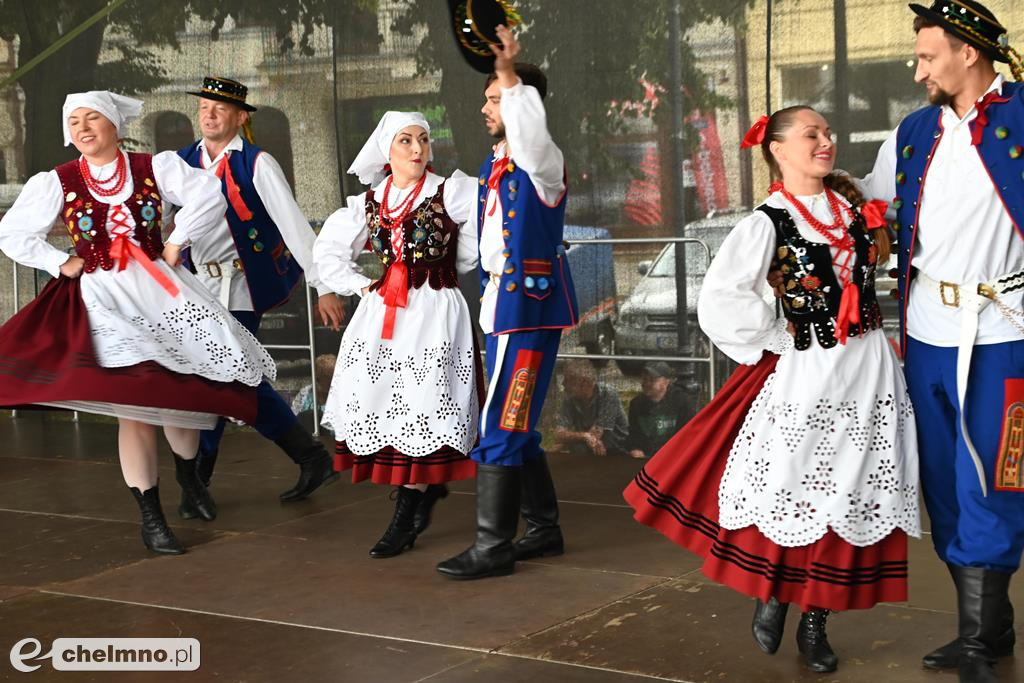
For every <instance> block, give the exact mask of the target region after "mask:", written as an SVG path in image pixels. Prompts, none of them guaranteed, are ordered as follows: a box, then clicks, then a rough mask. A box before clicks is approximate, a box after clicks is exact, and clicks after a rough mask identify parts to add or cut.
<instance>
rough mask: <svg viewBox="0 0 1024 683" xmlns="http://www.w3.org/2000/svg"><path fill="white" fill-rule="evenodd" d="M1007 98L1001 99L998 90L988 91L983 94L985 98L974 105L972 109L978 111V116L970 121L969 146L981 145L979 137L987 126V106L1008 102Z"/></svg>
mask: <svg viewBox="0 0 1024 683" xmlns="http://www.w3.org/2000/svg"><path fill="white" fill-rule="evenodd" d="M1009 101H1010V98H1009V97H1003V96H1002V95H1001V94H1000V93H999V91H998V90H989V91H988V92H987V93H985V96H984V97H982V98H981V100H980V101H979V102H978V103H977V104H975V105H974V108H975V109H976V110H977V111H978V116H977V117H976V118H975V119H974V120H973V121H971V124H970V125H971V144H972V145H974V146H978V145H980V144H981V136H982V134H983V133H984V132H985V126H987V125H988V108H989V105H991V104H995V103H1003V102H1009Z"/></svg>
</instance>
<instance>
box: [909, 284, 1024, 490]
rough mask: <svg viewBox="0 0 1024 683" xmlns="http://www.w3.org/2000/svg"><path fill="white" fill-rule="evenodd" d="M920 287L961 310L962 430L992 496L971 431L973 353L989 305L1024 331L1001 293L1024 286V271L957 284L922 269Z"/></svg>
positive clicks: (959, 383) (959, 386) (958, 389)
mask: <svg viewBox="0 0 1024 683" xmlns="http://www.w3.org/2000/svg"><path fill="white" fill-rule="evenodd" d="M914 281H915V282H916V283H917V287H918V288H919V289H924V290H925V291H927V292H928V294H929V295H934V296H937V297H938V298H939V300H940V301H941V302H942V304H943V305H944V306H949V307H950V308H958V309H960V311H961V313H960V345H959V348H958V350H957V357H956V392H957V398H959V400H960V433H961V434H963V435H964V443H966V444H967V450H968V452H969V453H970V454H971V459H972V460H973V461H974V467H975V469H976V470H977V472H978V480H979V481H980V482H981V491H982V494H983V495H986V496H987V495H988V487H987V485H986V483H985V466H984V465H983V464H982V462H981V458H980V457H979V456H978V451H977V450H976V449H975V448H974V443H973V442H972V441H971V436H970V434H968V433H967V418H966V415H967V405H966V403H965V398H966V396H967V381H968V376H969V375H970V371H971V356H972V355H973V353H974V342H975V340H976V339H977V338H978V317H979V316H980V315H981V312H982V311H983V310H985V307H986V306H988V305H989V304H991V303H995V304H996V305H997V306H998V308H999V310H1000V312H1001V313H1002V314H1003V316H1004V317H1005V318H1006V319H1007V320H1009V321H1010V322H1011V323H1013V324H1014V325H1015V326H1016V327H1017V328H1018V329H1020V330H1021V332H1024V327H1022V325H1021V322H1019V321H1015V320H1014V319H1013V316H1014V315H1016V316H1018V317H1021V318H1024V313H1022V312H1020V311H1014V310H1012V309H1010V308H1009V307H1008V306H1006V305H1005V304H1003V303H1002V302H1001V301H999V295H1000V294H1004V293H1006V292H1010V291H1014V290H1018V289H1024V270H1022V271H1019V272H1017V273H1013V274H1011V275H1004V276H1003V277H1000V278H996V279H995V280H993V281H992V282H970V283H964V284H955V283H952V282H940V281H937V280H933V279H931V278H930V277H928V276H927V275H925V274H924V273H922V272H920V271H918V273H917V275H916V276H915V278H914Z"/></svg>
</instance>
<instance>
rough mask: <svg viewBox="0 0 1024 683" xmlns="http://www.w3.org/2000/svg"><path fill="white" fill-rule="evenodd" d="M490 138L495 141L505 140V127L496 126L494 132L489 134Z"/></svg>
mask: <svg viewBox="0 0 1024 683" xmlns="http://www.w3.org/2000/svg"><path fill="white" fill-rule="evenodd" d="M491 137H492V138H494V139H495V140H504V139H505V126H498V127H497V128H496V129H495V130H494V132H493V133H491Z"/></svg>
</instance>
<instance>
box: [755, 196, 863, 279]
mask: <svg viewBox="0 0 1024 683" xmlns="http://www.w3.org/2000/svg"><path fill="white" fill-rule="evenodd" d="M772 189H773V190H778V191H779V192H780V193H781V194H782V196H783V197H785V198H786V201H787V202H789V203H790V205H791V206H792V207H793V208H794V209H796V211H797V213H799V214H800V217H801V218H803V219H804V221H806V222H807V224H808V225H809V226H811V228H813V229H814V231H815V232H816V233H818V234H819V235H821V236H822V237H824V238H825V239H826V240H828V243H829V244H830V245H832V246H833V247H835V248H836V249H837V250H838V252H839V253H838V254H836V264H837V265H838V266H839V277H840V281H841V282H842V284H843V286H844V287H845V286H846V285H847V284H849V282H850V277H851V275H852V272H851V265H852V263H851V262H852V261H853V255H854V244H853V237H851V236H850V231H849V229H848V228H847V227H846V223H845V221H843V213H844V209H845V213H846V215H847V216H849V218H850V221H853V220H854V213H853V209H852V208H850V207H849V206H846V205H845V204H843V203H842V202H840V201H839V197H837V196H836V195H835V193H834V192H833V191H832V190H830V189H829V188H827V187H826V188H825V199H826V200H827V201H828V206H829V209H830V210H831V211H832V218H833V220H832V224H831V225H828V224H826V223H823V222H821V221H819V220H818V219H817V218H815V217H814V214H812V213H811V212H810V211H809V210H808V209H807V207H806V206H804V203H803V202H801V201H800V200H799V199H797V198H796V197H795V196H794V195H793V194H792V193H791V192H790V191H789V190H787V189H786V188H785V187H783V186H782V184H781V183H779V184H776V185H773V186H772ZM837 232H838V233H839V234H838V235H837V234H836V233H837Z"/></svg>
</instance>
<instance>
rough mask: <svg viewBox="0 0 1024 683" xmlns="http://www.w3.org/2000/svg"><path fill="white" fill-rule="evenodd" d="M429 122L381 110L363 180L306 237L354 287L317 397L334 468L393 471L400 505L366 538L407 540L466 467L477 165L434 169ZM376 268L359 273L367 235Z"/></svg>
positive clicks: (384, 546) (398, 544)
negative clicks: (377, 273) (354, 299)
mask: <svg viewBox="0 0 1024 683" xmlns="http://www.w3.org/2000/svg"><path fill="white" fill-rule="evenodd" d="M430 159H431V148H430V126H429V125H428V124H427V121H426V119H424V118H423V115H422V114H420V113H418V112H394V111H389V112H387V113H386V114H384V116H383V117H382V118H381V120H380V122H379V123H378V124H377V129H376V130H375V131H374V133H373V135H372V136H371V137H370V139H369V140H367V142H366V144H365V145H364V146H363V149H362V151H360V152H359V155H358V156H357V157H356V160H355V162H354V163H353V164H352V167H351V168H349V170H348V172H349V173H353V174H355V175H357V176H358V177H359V180H360V182H362V183H363V184H366V185H371V186H372V189H371V190H370V191H369V192H367V193H365V194H363V195H358V196H354V197H349V198H348V205H347V206H346V207H345V208H343V209H339V210H338V211H336V212H335V213H334V214H332V215H331V216H330V217H329V218H328V219H327V221H326V222H325V223H324V227H323V230H322V231H321V232H320V236H319V237H318V238H317V241H316V244H315V245H314V246H313V260H314V261H315V263H316V265H317V268H318V269H319V272H320V277H321V279H322V280H323V282H325V283H326V284H327V285H328V286H329V287H331V288H332V289H333V290H334V291H335V292H337V293H339V294H360V295H361V296H362V297H363V298H362V300H361V301H360V303H359V307H358V308H357V309H356V312H355V314H354V315H353V317H352V322H351V323H350V324H349V326H348V328H347V329H346V330H345V335H344V337H343V338H342V341H341V349H340V350H339V351H338V361H337V365H336V367H335V371H334V379H333V380H332V382H331V390H330V394H329V395H328V397H327V405H326V407H325V409H324V419H323V424H324V426H326V427H328V428H329V429H331V430H332V431H333V432H334V434H335V439H336V441H337V444H336V450H335V468H336V469H337V470H339V471H343V470H346V469H350V468H351V469H352V481H353V482H357V481H361V480H363V479H370V480H372V481H374V482H376V483H378V484H392V485H397V486H398V487H399V488H398V489H397V493H396V503H395V513H394V516H393V517H392V519H391V523H390V524H389V525H388V528H387V530H386V531H385V532H384V535H383V536H382V537H381V539H380V540H379V541H378V542H377V544H376V545H374V546H373V548H372V549H371V550H370V556H371V557H376V558H382V557H393V556H395V555H398V554H399V553H401V552H403V551H404V550H405V549H407V548H411V547H412V546H413V543H415V541H416V537H417V536H418V535H419V534H420V533H422V532H423V531H424V530H425V529H426V528H427V526H428V525H429V524H430V514H431V510H432V507H433V505H434V503H435V502H437V500H438V499H439V498H443V497H445V496H446V495H448V489H447V487H446V486H445V482H448V481H453V480H456V479H468V478H471V477H473V476H474V475H475V473H476V466H475V465H474V463H473V461H471V460H469V459H468V458H467V457H466V456H467V454H468V453H469V451H470V449H471V448H472V447H473V444H474V442H475V441H476V434H477V420H478V419H479V414H480V411H479V394H480V392H481V389H482V376H481V370H480V365H479V361H478V356H477V353H476V348H475V345H474V339H473V328H472V323H471V321H470V315H469V308H468V306H467V305H466V301H465V299H463V297H462V293H461V292H460V291H459V289H458V273H463V272H467V271H469V270H472V269H473V268H475V267H476V264H477V245H476V232H475V230H474V228H473V226H472V225H470V224H469V222H470V219H471V218H472V213H473V202H475V201H476V196H477V185H476V179H475V178H469V177H467V176H465V175H464V174H462V173H459V172H458V171H456V172H455V174H454V175H452V177H450V178H447V179H446V178H442V177H441V176H438V175H436V174H434V173H433V172H432V171H431V170H430V167H429V165H428V164H429V162H430ZM366 245H369V247H370V248H371V249H372V250H373V251H374V253H375V254H376V255H377V256H378V257H379V258H380V262H381V264H382V265H383V267H384V275H383V276H382V277H381V278H380V279H379V280H377V281H376V282H374V281H372V280H370V279H369V278H368V277H366V276H365V275H363V274H362V273H361V271H360V269H359V267H358V266H357V265H356V258H357V257H358V256H359V253H360V252H361V251H362V250H363V248H364V246H366Z"/></svg>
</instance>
